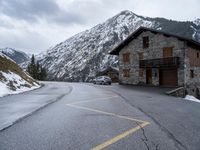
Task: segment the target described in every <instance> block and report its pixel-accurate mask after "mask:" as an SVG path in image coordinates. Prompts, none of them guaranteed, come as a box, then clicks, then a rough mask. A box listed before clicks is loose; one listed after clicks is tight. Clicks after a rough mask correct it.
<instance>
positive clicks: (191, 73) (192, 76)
mask: <svg viewBox="0 0 200 150" xmlns="http://www.w3.org/2000/svg"><path fill="white" fill-rule="evenodd" d="M190 78H194V70H190Z"/></svg>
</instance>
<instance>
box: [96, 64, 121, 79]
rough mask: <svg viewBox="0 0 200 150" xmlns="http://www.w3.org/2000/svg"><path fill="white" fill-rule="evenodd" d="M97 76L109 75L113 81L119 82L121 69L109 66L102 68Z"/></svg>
mask: <svg viewBox="0 0 200 150" xmlns="http://www.w3.org/2000/svg"><path fill="white" fill-rule="evenodd" d="M97 76H109V77H110V78H111V80H112V82H118V81H119V70H118V68H115V67H111V66H109V67H107V68H104V69H102V70H100V71H99V72H98V73H97Z"/></svg>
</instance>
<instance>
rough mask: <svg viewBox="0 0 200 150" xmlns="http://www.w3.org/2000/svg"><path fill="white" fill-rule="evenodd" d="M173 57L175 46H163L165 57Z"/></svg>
mask: <svg viewBox="0 0 200 150" xmlns="http://www.w3.org/2000/svg"><path fill="white" fill-rule="evenodd" d="M167 57H173V47H165V48H163V58H167Z"/></svg>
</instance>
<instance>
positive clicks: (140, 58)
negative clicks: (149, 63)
mask: <svg viewBox="0 0 200 150" xmlns="http://www.w3.org/2000/svg"><path fill="white" fill-rule="evenodd" d="M138 55H139V60H143V59H144V58H143V52H139V53H138Z"/></svg>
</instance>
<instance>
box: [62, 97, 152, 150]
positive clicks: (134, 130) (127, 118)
mask: <svg viewBox="0 0 200 150" xmlns="http://www.w3.org/2000/svg"><path fill="white" fill-rule="evenodd" d="M110 98H114V97H110ZM99 99H108V97H107V98H99ZM99 99H98V100H99ZM96 100H97V99H96ZM92 101H95V100H90V101H89V100H88V101H79V102H76V103H71V104H66V106H69V107H74V108H78V109H83V110H87V111H92V112H96V113H101V114H105V115H109V116H113V117H117V118H121V119H126V120H130V121H135V122H140V123H141V124H140V125H138V126H136V127H134V128H132V129H129V130H127V131H125V132H123V133H121V134H119V135H117V136H115V137H113V138H112V139H110V140H108V141H105V142H104V143H102V144H99V145H97V146H95V147H94V148H92V150H102V149H104V148H106V147H108V146H109V145H111V144H114V143H116V142H117V141H119V140H121V139H123V138H125V137H126V136H128V135H130V134H132V133H134V132H136V131H138V130H140V129H142V128H144V127H145V126H147V125H149V124H150V123H149V122H147V121H143V120H139V119H134V118H131V117H128V116H122V115H117V114H115V113H110V112H105V111H102V110H98V109H93V108H89V107H85V106H84V107H83V106H78V105H74V104H79V103H86V102H92Z"/></svg>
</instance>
